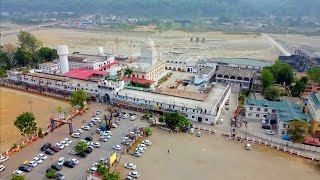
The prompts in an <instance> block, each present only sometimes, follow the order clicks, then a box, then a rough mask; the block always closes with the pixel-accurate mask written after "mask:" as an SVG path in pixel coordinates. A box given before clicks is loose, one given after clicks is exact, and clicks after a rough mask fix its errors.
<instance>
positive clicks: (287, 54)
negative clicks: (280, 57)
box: [262, 33, 291, 56]
mask: <svg viewBox="0 0 320 180" xmlns="http://www.w3.org/2000/svg"><path fill="white" fill-rule="evenodd" d="M262 35H263V36H264V37H266V38H267V39H268V40H269V41H270V42H271V43H272V44H273V45H274V46H276V47H277V48H278V49H279V50H280V51H281V52H282V54H284V55H285V56H291V53H290V52H288V51H287V50H286V49H284V48H283V47H282V46H281V45H280V44H279V43H278V42H276V41H275V40H274V39H273V38H272V37H270V36H269V35H267V34H265V33H262Z"/></svg>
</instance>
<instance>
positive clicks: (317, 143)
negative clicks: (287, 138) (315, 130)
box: [304, 136, 320, 147]
mask: <svg viewBox="0 0 320 180" xmlns="http://www.w3.org/2000/svg"><path fill="white" fill-rule="evenodd" d="M304 143H305V144H310V145H314V146H319V147H320V139H318V138H313V137H310V136H306V137H304Z"/></svg>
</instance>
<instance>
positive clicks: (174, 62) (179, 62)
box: [166, 56, 192, 72]
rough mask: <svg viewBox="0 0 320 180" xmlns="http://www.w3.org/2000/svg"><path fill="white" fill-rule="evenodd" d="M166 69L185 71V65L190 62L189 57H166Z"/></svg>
mask: <svg viewBox="0 0 320 180" xmlns="http://www.w3.org/2000/svg"><path fill="white" fill-rule="evenodd" d="M166 59H167V60H166V69H167V70H173V71H183V72H186V71H187V63H188V62H189V61H192V58H191V57H175V56H171V57H167V58H166Z"/></svg>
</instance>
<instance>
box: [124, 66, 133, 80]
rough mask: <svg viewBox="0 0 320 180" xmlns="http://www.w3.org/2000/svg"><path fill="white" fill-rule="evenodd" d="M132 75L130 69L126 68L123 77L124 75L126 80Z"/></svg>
mask: <svg viewBox="0 0 320 180" xmlns="http://www.w3.org/2000/svg"><path fill="white" fill-rule="evenodd" d="M132 73H133V71H132V69H130V68H129V67H127V68H126V69H125V70H124V75H125V76H128V79H130V77H131V75H132Z"/></svg>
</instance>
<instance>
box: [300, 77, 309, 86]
mask: <svg viewBox="0 0 320 180" xmlns="http://www.w3.org/2000/svg"><path fill="white" fill-rule="evenodd" d="M308 81H309V78H308V76H303V77H301V78H300V82H302V83H303V84H305V85H306V84H308Z"/></svg>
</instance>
